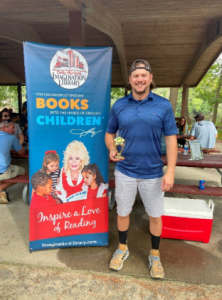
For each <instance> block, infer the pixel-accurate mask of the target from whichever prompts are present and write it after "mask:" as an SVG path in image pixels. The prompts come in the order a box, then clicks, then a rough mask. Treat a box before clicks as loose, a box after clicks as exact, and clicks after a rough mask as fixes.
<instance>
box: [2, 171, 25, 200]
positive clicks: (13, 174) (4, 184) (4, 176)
mask: <svg viewBox="0 0 222 300" xmlns="http://www.w3.org/2000/svg"><path fill="white" fill-rule="evenodd" d="M25 174H26V170H25V169H24V168H22V167H19V166H16V165H10V166H9V168H8V169H7V170H6V171H5V172H4V173H3V174H1V175H0V181H1V180H2V181H4V180H7V179H11V178H15V177H17V176H18V175H25ZM14 184H15V183H14V182H0V203H1V204H7V203H10V200H9V198H8V196H7V193H6V189H7V188H8V187H9V186H11V185H14Z"/></svg>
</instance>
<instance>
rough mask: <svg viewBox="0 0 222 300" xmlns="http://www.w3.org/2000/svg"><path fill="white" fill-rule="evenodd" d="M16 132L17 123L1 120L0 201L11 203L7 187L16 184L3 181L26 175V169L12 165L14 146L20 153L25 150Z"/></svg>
mask: <svg viewBox="0 0 222 300" xmlns="http://www.w3.org/2000/svg"><path fill="white" fill-rule="evenodd" d="M14 132H15V124H14V123H13V122H12V121H11V120H8V121H3V120H2V121H0V203H2V204H3V203H5V204H7V203H10V201H9V199H8V197H7V194H6V188H8V187H9V186H11V185H13V184H15V183H12V182H2V181H4V180H7V179H11V178H14V177H17V176H18V175H24V174H25V173H26V171H25V169H24V168H22V167H19V166H15V165H10V162H11V154H10V151H11V149H12V147H13V149H14V150H15V151H17V153H18V154H20V155H22V154H24V153H25V150H24V149H23V148H22V146H21V145H20V144H19V141H18V140H17V139H16V137H15V136H14V135H13V134H14Z"/></svg>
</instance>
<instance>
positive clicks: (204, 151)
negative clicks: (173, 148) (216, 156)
mask: <svg viewBox="0 0 222 300" xmlns="http://www.w3.org/2000/svg"><path fill="white" fill-rule="evenodd" d="M177 151H178V152H182V153H183V152H184V148H178V149H177ZM202 151H203V153H208V154H212V153H221V151H220V150H219V149H216V148H213V149H202ZM188 152H189V153H190V149H189V150H188Z"/></svg>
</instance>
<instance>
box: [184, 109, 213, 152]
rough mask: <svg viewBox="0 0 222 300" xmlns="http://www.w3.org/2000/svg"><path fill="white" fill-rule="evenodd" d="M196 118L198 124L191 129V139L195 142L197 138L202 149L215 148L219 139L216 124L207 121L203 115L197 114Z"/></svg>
mask: <svg viewBox="0 0 222 300" xmlns="http://www.w3.org/2000/svg"><path fill="white" fill-rule="evenodd" d="M194 118H195V119H196V123H194V124H193V127H192V129H191V132H190V135H191V137H190V139H191V140H194V138H196V139H197V140H199V141H200V143H201V146H202V149H211V148H214V147H215V143H216V138H217V129H216V128H215V126H214V123H212V122H211V121H205V120H204V115H203V114H202V113H199V114H197V115H196V116H195V117H194Z"/></svg>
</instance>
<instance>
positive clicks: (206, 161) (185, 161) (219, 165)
mask: <svg viewBox="0 0 222 300" xmlns="http://www.w3.org/2000/svg"><path fill="white" fill-rule="evenodd" d="M190 158H191V155H190V154H188V155H184V154H183V153H178V157H177V163H176V165H177V166H179V167H193V168H214V169H216V170H217V172H218V173H219V174H220V175H221V185H222V172H221V171H220V169H222V155H221V154H214V155H208V154H205V153H204V154H203V159H200V160H190ZM161 159H162V161H163V163H164V165H167V157H166V155H162V157H161Z"/></svg>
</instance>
